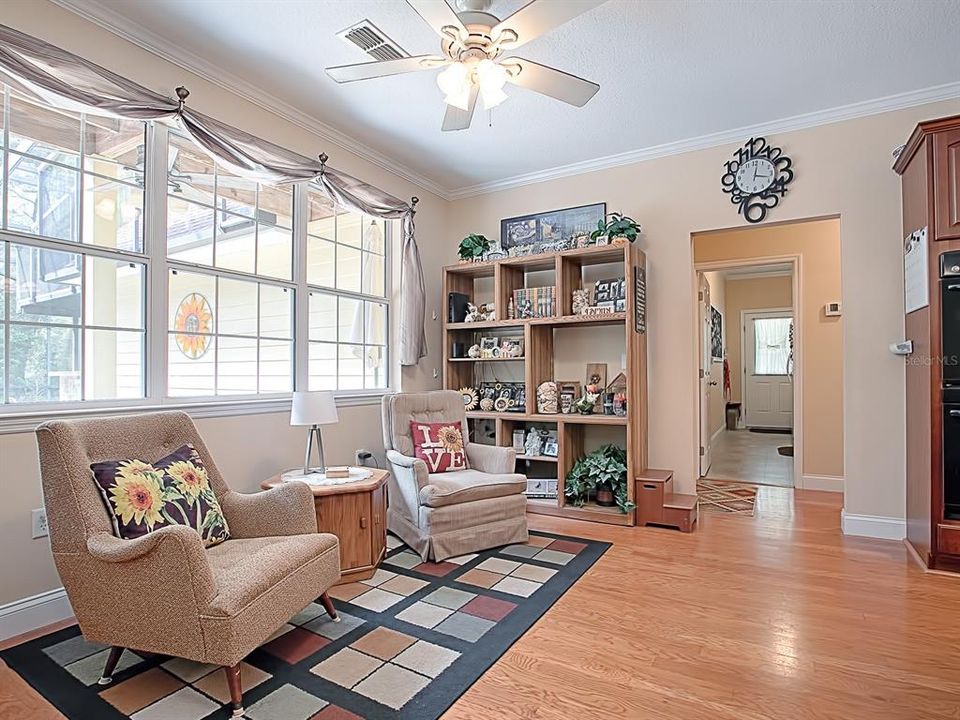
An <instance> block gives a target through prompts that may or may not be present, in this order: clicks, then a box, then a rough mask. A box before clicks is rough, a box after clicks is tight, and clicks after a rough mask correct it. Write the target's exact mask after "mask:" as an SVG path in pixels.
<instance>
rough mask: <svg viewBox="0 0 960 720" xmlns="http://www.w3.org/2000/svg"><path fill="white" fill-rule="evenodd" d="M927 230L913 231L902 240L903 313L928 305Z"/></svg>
mask: <svg viewBox="0 0 960 720" xmlns="http://www.w3.org/2000/svg"><path fill="white" fill-rule="evenodd" d="M927 252H928V250H927V228H921V229H920V230H914V231H913V232H912V233H910V234H909V235H907V237H906V238H904V240H903V306H904V312H905V313H912V312H913V311H914V310H919V309H920V308H925V307H927V306H928V305H929V304H930V278H929V275H928V272H929V269H928V265H927Z"/></svg>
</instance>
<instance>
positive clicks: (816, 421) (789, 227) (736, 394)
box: [691, 216, 844, 499]
mask: <svg viewBox="0 0 960 720" xmlns="http://www.w3.org/2000/svg"><path fill="white" fill-rule="evenodd" d="M691 245H692V247H691V250H692V256H693V266H692V268H691V291H692V292H693V293H694V300H695V303H696V305H695V307H697V308H698V311H697V314H696V316H695V318H693V325H694V326H693V327H692V328H691V329H692V330H693V331H694V332H695V339H696V342H697V345H696V347H698V348H699V358H698V362H697V368H696V371H695V373H694V375H693V378H692V382H693V383H694V384H695V387H696V392H695V395H694V396H695V397H696V398H697V408H696V409H695V412H696V416H697V417H698V418H699V421H698V423H697V424H698V427H697V428H691V430H692V431H693V432H694V433H695V434H696V435H695V437H698V443H697V445H698V446H699V456H698V458H697V460H698V462H699V469H700V474H701V476H704V477H706V478H708V479H710V478H716V483H717V484H720V485H722V484H723V481H721V480H720V478H721V477H723V478H729V480H728V481H727V482H732V483H754V484H756V485H760V486H780V488H787V489H786V490H781V489H780V488H778V487H766V488H761V490H762V494H763V495H765V496H766V497H772V496H771V493H773V494H774V495H777V494H779V493H782V492H791V490H789V488H791V487H792V488H797V489H802V490H821V491H824V490H825V491H832V492H842V491H843V445H844V438H843V384H844V378H843V317H842V302H841V301H842V297H841V274H840V218H839V217H837V216H832V217H824V218H812V219H808V220H796V221H789V222H783V223H764V224H762V225H759V226H754V227H738V228H729V229H724V230H711V231H706V232H697V233H693V234H692V235H691ZM791 453H792V455H791ZM784 499H785V498H784Z"/></svg>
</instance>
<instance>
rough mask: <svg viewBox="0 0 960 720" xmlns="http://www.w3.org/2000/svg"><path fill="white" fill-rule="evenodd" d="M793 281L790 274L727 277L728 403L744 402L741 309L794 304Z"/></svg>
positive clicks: (781, 306)
mask: <svg viewBox="0 0 960 720" xmlns="http://www.w3.org/2000/svg"><path fill="white" fill-rule="evenodd" d="M792 284H793V280H792V279H791V278H790V276H789V275H782V276H779V277H768V278H757V277H755V278H743V279H737V278H727V283H726V291H727V292H726V298H727V314H728V316H729V319H728V320H727V322H726V326H727V330H728V335H727V337H729V338H730V340H729V342H728V345H727V352H728V358H729V360H730V400H731V401H732V402H742V401H743V358H742V357H741V349H742V347H743V324H742V323H741V322H740V313H741V312H742V311H744V310H765V309H768V308H785V307H791V306H792V305H793V300H792V297H791V296H792V295H793V288H792V287H791V286H792Z"/></svg>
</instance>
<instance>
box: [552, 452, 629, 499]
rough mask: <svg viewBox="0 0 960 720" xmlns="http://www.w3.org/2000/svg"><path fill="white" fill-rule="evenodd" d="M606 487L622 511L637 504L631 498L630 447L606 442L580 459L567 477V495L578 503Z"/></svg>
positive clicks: (565, 489) (565, 481)
mask: <svg viewBox="0 0 960 720" xmlns="http://www.w3.org/2000/svg"><path fill="white" fill-rule="evenodd" d="M604 490H606V491H609V492H612V493H613V499H614V501H615V502H616V505H617V507H618V508H620V512H622V513H628V512H630V511H631V510H633V509H634V508H635V507H636V505H635V504H634V503H632V502H630V500H628V499H627V451H626V450H624V449H623V448H621V447H617V446H616V445H604V446H603V447H601V448H599V449H598V450H594V451H593V452H592V453H590V454H588V455H585V456H583V457H582V458H580V459H579V460H577V461H576V462H575V463H574V464H573V467H572V468H571V469H570V472H569V473H567V477H566V479H565V480H564V491H563V492H564V495H566V496H567V499H568V500H569V501H570V502H572V503H573V504H574V505H576V506H577V507H583V505H584V503H586V502H587V500H588V499H589V498H590V495H591V494H592V493H596V492H598V491H604Z"/></svg>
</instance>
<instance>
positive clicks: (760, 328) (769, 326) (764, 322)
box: [753, 317, 793, 375]
mask: <svg viewBox="0 0 960 720" xmlns="http://www.w3.org/2000/svg"><path fill="white" fill-rule="evenodd" d="M792 331H793V319H792V318H788V317H784V318H755V319H754V321H753V337H754V370H753V374H754V375H787V374H788V366H787V362H788V360H789V357H790V351H791V344H792V342H791V340H792V335H793V332H792Z"/></svg>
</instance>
